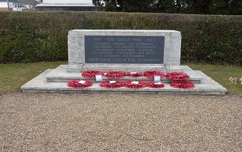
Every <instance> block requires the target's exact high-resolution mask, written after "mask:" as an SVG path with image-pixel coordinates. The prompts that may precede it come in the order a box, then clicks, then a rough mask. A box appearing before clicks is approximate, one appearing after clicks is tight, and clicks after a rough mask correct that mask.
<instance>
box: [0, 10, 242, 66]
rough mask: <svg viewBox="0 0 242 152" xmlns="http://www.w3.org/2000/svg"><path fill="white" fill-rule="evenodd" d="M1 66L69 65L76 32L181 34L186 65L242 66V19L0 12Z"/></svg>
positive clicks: (176, 15) (161, 15)
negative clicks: (72, 33) (69, 45)
mask: <svg viewBox="0 0 242 152" xmlns="http://www.w3.org/2000/svg"><path fill="white" fill-rule="evenodd" d="M0 20H1V22H0V62H1V63H7V62H37V61H56V60H67V58H68V57H67V55H68V51H67V35H68V31H69V30H72V29H156V30H167V29H169V30H178V31H181V33H182V62H183V63H186V62H205V63H216V64H237V65H242V49H241V48H242V28H241V27H242V16H221V15H220V16H219V15H184V14H158V13H107V12H37V11H36V12H2V13H1V14H0Z"/></svg>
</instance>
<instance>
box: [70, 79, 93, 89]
mask: <svg viewBox="0 0 242 152" xmlns="http://www.w3.org/2000/svg"><path fill="white" fill-rule="evenodd" d="M67 86H68V87H71V88H87V87H90V86H92V82H91V81H79V80H71V81H69V82H68V83H67Z"/></svg>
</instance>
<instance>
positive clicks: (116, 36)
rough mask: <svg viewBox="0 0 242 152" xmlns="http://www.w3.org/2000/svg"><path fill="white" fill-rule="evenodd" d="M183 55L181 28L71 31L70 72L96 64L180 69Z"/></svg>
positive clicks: (137, 68) (79, 70) (101, 66)
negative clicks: (177, 29)
mask: <svg viewBox="0 0 242 152" xmlns="http://www.w3.org/2000/svg"><path fill="white" fill-rule="evenodd" d="M86 44H89V46H86ZM88 51H89V52H91V53H89V52H88ZM87 53H89V56H90V57H89V56H88V57H87ZM180 58H181V33H180V32H179V31H174V30H71V31H69V34H68V68H67V71H68V72H81V71H83V70H87V69H92V68H93V67H95V68H96V69H97V68H98V69H106V70H110V69H113V68H115V69H118V70H127V67H128V69H129V70H139V69H140V70H147V69H154V68H155V69H159V68H164V65H169V66H170V67H173V68H178V69H179V66H180ZM87 62H88V63H87Z"/></svg>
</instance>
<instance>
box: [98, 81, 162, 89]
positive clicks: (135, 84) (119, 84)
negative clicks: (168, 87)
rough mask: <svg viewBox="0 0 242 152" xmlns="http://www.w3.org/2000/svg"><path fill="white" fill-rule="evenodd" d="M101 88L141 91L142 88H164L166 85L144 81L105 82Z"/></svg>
mask: <svg viewBox="0 0 242 152" xmlns="http://www.w3.org/2000/svg"><path fill="white" fill-rule="evenodd" d="M100 86H101V87H104V88H121V87H126V88H131V89H140V88H145V87H149V88H163V87H164V84H163V83H155V82H148V83H145V82H143V81H136V82H134V81H131V80H129V81H126V82H124V83H122V81H103V82H102V83H101V84H100Z"/></svg>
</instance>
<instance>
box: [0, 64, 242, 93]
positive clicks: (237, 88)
mask: <svg viewBox="0 0 242 152" xmlns="http://www.w3.org/2000/svg"><path fill="white" fill-rule="evenodd" d="M60 64H67V63H66V62H40V63H28V64H0V93H4V92H12V91H19V90H20V87H21V86H22V85H23V84H25V83H26V82H28V81H29V80H31V79H32V78H34V77H36V76H37V75H39V74H40V73H42V72H43V71H45V70H46V69H49V68H56V67H57V66H59V65H60ZM188 66H190V67H191V68H192V69H194V70H201V71H203V72H204V73H205V74H207V75H208V76H210V77H211V78H212V79H214V80H215V81H217V82H218V83H220V84H221V85H223V86H224V87H225V88H227V89H228V93H229V94H242V84H240V83H237V84H236V85H235V84H232V83H231V82H230V81H229V80H228V79H229V77H242V67H241V66H220V65H209V64H188Z"/></svg>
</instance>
